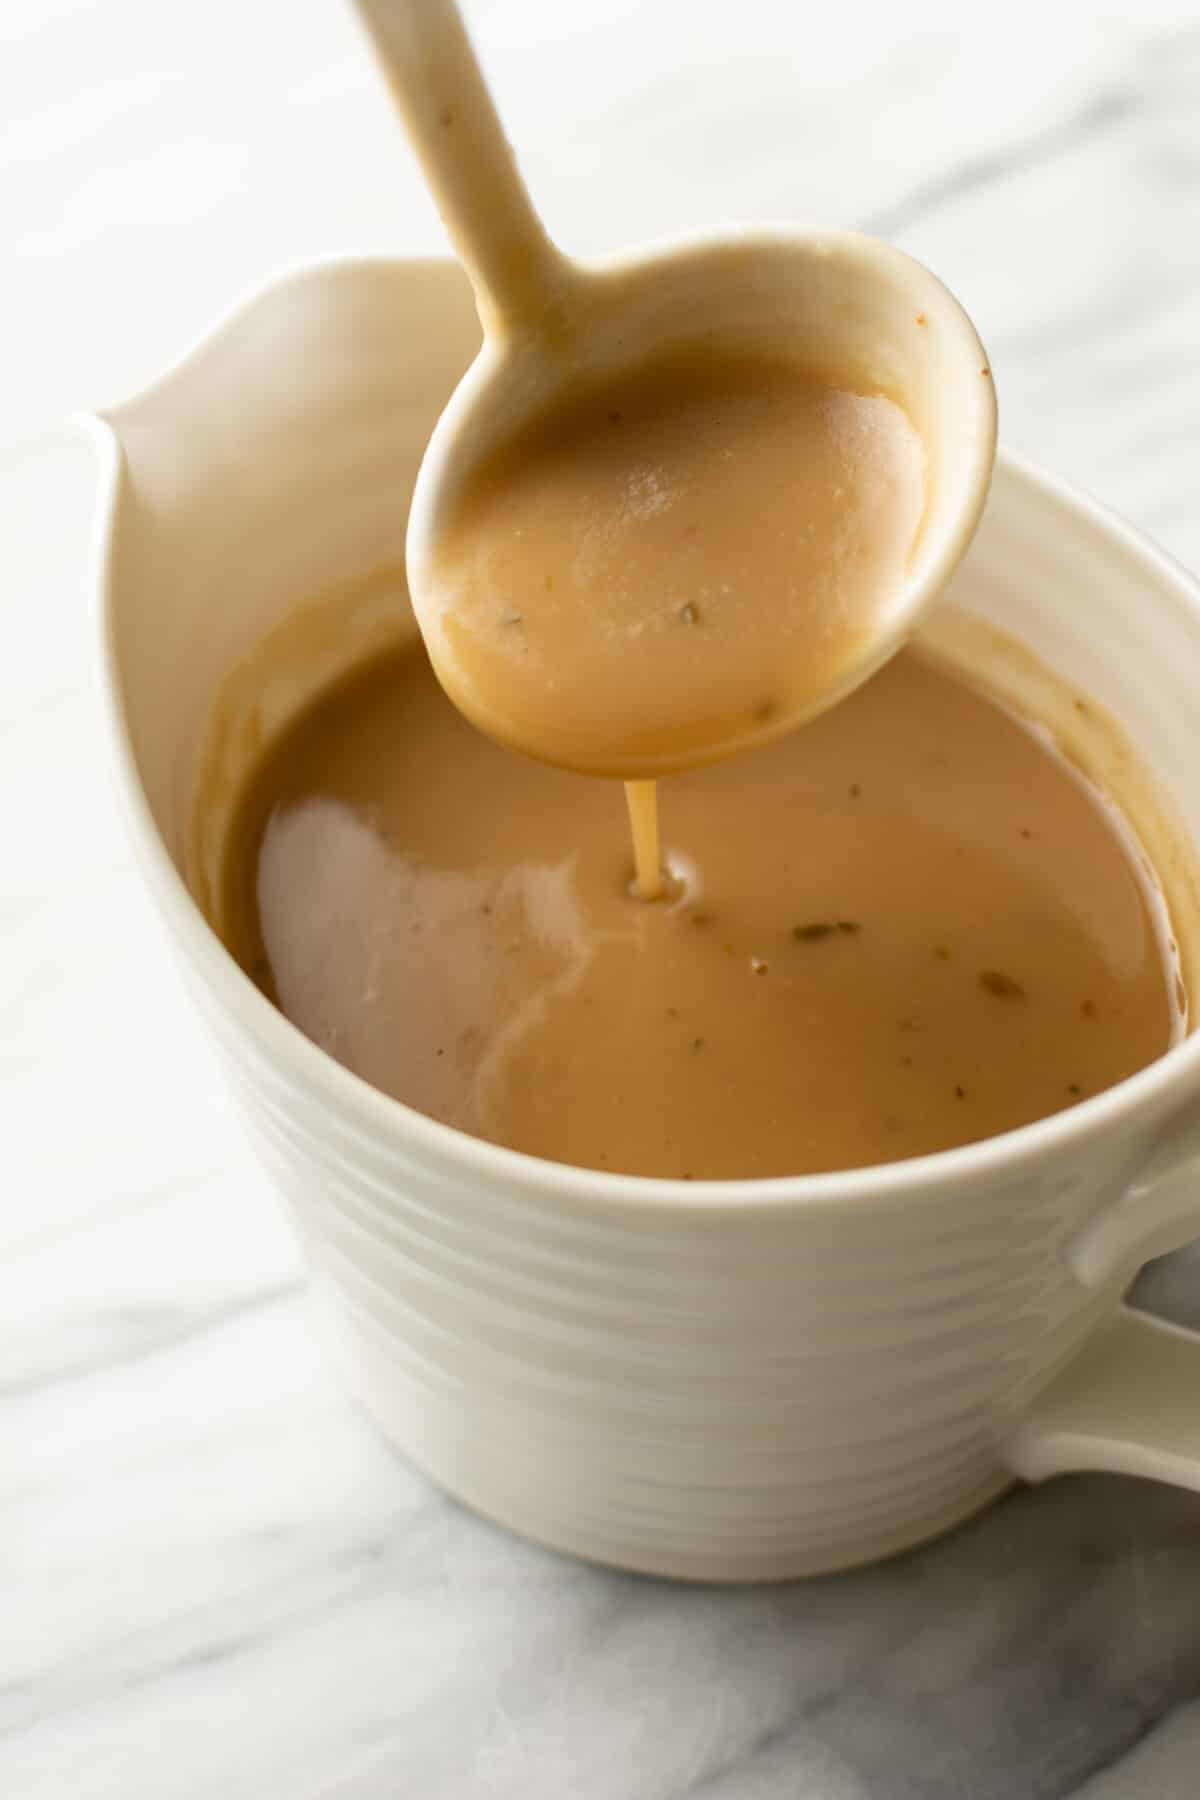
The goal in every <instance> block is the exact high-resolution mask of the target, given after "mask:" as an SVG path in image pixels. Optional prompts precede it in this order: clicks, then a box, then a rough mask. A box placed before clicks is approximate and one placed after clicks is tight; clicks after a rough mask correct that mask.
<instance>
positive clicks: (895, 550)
mask: <svg viewBox="0 0 1200 1800" xmlns="http://www.w3.org/2000/svg"><path fill="white" fill-rule="evenodd" d="M924 505H925V452H924V449H923V446H922V444H921V441H920V438H919V437H918V435H917V432H916V430H915V429H914V427H913V426H912V424H911V423H910V421H909V419H908V417H907V415H906V414H905V413H904V411H903V410H902V409H901V408H900V407H899V406H898V405H896V403H895V402H894V401H893V400H891V399H889V398H888V397H887V396H886V395H885V394H882V393H878V392H874V393H864V392H860V391H856V389H855V388H854V387H853V386H851V385H850V384H849V383H845V384H843V383H839V382H838V381H837V380H836V379H834V378H828V377H824V376H819V375H816V374H813V373H810V372H806V371H804V370H802V369H800V368H798V367H796V366H795V365H794V364H792V363H790V362H787V361H784V360H783V359H782V358H768V357H765V356H764V357H760V358H753V357H748V356H733V355H730V354H723V355H722V354H718V353H716V352H715V351H714V350H713V349H712V348H711V346H710V347H706V348H699V349H697V350H695V351H693V352H690V353H688V352H684V351H678V352H675V353H674V354H672V355H671V356H669V357H663V358H660V359H658V360H657V361H655V362H654V363H652V364H649V365H646V366H644V367H640V368H637V369H635V370H633V371H631V372H629V373H627V374H626V375H624V376H622V377H619V378H615V379H613V380H611V381H609V382H608V383H606V384H605V385H604V386H603V387H593V388H591V389H588V388H586V387H582V388H580V389H579V390H578V391H576V392H575V393H573V394H572V397H571V399H570V401H569V402H566V403H563V404H561V405H560V406H559V408H558V409H557V410H555V411H551V412H549V413H547V414H544V415H542V416H540V417H538V418H537V419H536V420H535V421H534V423H532V424H531V425H529V426H527V427H526V428H525V429H524V430H523V431H522V432H520V433H519V434H518V435H517V436H516V437H515V438H514V439H513V440H512V441H511V442H509V443H507V444H505V445H504V446H503V448H502V449H501V450H499V451H497V452H495V453H494V454H493V455H492V457H491V458H490V460H485V461H484V463H483V465H482V466H481V467H480V468H479V469H478V470H477V471H476V473H475V475H474V476H473V477H472V478H471V479H470V481H469V483H468V485H467V487H466V488H465V490H464V491H463V492H462V493H461V494H460V495H459V496H458V499H457V502H456V503H455V505H454V506H453V508H452V510H451V513H450V515H449V518H448V520H447V523H446V525H445V528H444V534H443V539H442V542H441V548H440V551H439V557H438V562H437V564H436V567H435V582H434V592H435V594H436V598H437V611H436V613H435V616H434V617H433V618H432V619H431V618H430V617H429V616H427V615H426V616H425V617H423V620H422V629H423V632H424V635H425V639H426V643H427V645H428V646H429V649H430V653H431V655H432V658H433V661H434V665H435V667H436V669H437V671H438V675H439V678H440V679H441V680H442V682H443V684H444V686H445V687H446V689H447V692H448V693H449V694H450V696H451V698H452V699H453V700H454V702H455V704H456V705H458V706H459V707H460V709H461V710H462V711H463V712H465V713H466V715H467V717H468V718H470V719H471V720H473V722H474V723H475V724H477V725H479V726H480V727H481V728H482V729H483V730H485V731H487V732H488V733H489V734H490V735H491V736H493V737H495V738H497V739H498V740H499V741H500V742H501V743H505V744H508V745H510V746H512V747H515V748H517V749H521V750H524V751H526V752H528V753H530V754H532V755H534V756H538V757H541V758H543V759H544V760H546V761H548V762H552V763H556V764H558V765H560V766H561V767H564V768H571V769H576V770H580V771H583V772H586V773H591V774H600V775H620V776H622V777H624V778H627V779H629V778H641V777H649V776H653V775H655V774H659V773H662V772H663V771H666V770H670V769H673V768H680V767H684V766H691V765H693V764H695V763H696V762H698V761H703V760H712V759H716V758H717V757H719V756H722V755H724V754H726V753H727V752H728V751H730V750H732V749H735V748H737V747H739V746H740V745H742V744H745V743H748V742H750V741H758V740H760V739H763V738H765V737H767V736H773V735H776V734H777V733H778V732H779V731H782V730H783V729H786V728H787V727H788V725H789V724H791V723H794V722H795V720H796V719H797V718H798V717H799V716H801V715H802V714H807V713H808V712H811V711H814V710H817V709H818V708H819V706H820V705H821V704H822V702H823V701H824V700H825V699H826V698H827V697H829V696H830V694H831V693H832V691H833V690H834V689H835V688H836V686H837V682H838V680H839V677H840V676H841V674H842V672H843V670H844V668H845V665H846V664H847V663H848V662H849V661H850V660H851V659H852V658H853V656H854V655H855V653H856V651H857V650H858V647H859V646H860V644H861V642H862V640H863V638H864V636H868V635H873V631H872V628H873V625H874V623H875V621H876V620H877V619H878V617H879V615H880V613H881V612H885V611H886V609H887V606H888V604H889V603H890V602H891V601H892V600H893V598H894V596H895V591H896V588H897V585H898V584H899V583H900V582H901V580H902V578H903V575H904V573H905V569H906V566H907V562H908V557H909V554H910V551H911V549H912V547H913V545H914V543H915V541H916V538H917V535H918V532H919V529H920V523H921V518H922V513H923V509H924Z"/></svg>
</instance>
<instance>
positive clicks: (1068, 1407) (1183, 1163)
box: [1001, 1116, 1200, 1491]
mask: <svg viewBox="0 0 1200 1800" xmlns="http://www.w3.org/2000/svg"><path fill="white" fill-rule="evenodd" d="M1198 1235H1200V1117H1197V1116H1189V1117H1188V1118H1187V1119H1185V1120H1183V1121H1181V1122H1179V1123H1177V1124H1175V1125H1173V1126H1171V1127H1170V1128H1169V1129H1168V1131H1167V1132H1166V1133H1165V1134H1164V1135H1163V1137H1162V1138H1161V1139H1160V1140H1159V1143H1158V1145H1157V1147H1156V1149H1155V1151H1154V1152H1153V1154H1152V1155H1151V1157H1150V1159H1149V1161H1148V1163H1147V1164H1146V1166H1145V1168H1144V1169H1143V1171H1142V1173H1141V1175H1140V1176H1139V1177H1138V1179H1137V1180H1136V1181H1135V1182H1134V1183H1133V1185H1132V1186H1131V1187H1130V1188H1129V1189H1128V1190H1127V1191H1126V1192H1125V1193H1124V1194H1123V1195H1122V1196H1121V1198H1120V1199H1119V1200H1117V1201H1116V1202H1115V1204H1114V1205H1112V1206H1110V1207H1106V1208H1105V1209H1104V1210H1103V1211H1102V1212H1101V1213H1100V1214H1099V1216H1098V1217H1097V1218H1095V1219H1093V1220H1091V1221H1089V1223H1088V1224H1087V1225H1085V1226H1084V1228H1083V1230H1082V1231H1081V1232H1079V1234H1078V1235H1077V1236H1076V1238H1075V1240H1074V1241H1073V1243H1072V1244H1071V1245H1070V1246H1069V1248H1068V1251H1067V1261H1068V1264H1069V1266H1070V1268H1071V1271H1072V1273H1073V1274H1074V1276H1075V1278H1076V1280H1077V1281H1079V1283H1080V1284H1081V1285H1082V1286H1083V1287H1086V1288H1090V1289H1096V1290H1098V1289H1102V1288H1104V1287H1105V1286H1107V1285H1109V1284H1110V1283H1121V1282H1128V1281H1129V1280H1132V1278H1133V1275H1134V1274H1135V1273H1136V1271H1137V1269H1138V1268H1139V1267H1140V1266H1141V1264H1142V1263H1144V1262H1147V1261H1148V1260H1149V1259H1150V1258H1151V1257H1154V1256H1165V1255H1166V1254H1167V1252H1168V1251H1170V1250H1178V1249H1180V1248H1181V1247H1182V1246H1183V1245H1184V1244H1186V1243H1188V1242H1190V1241H1191V1239H1192V1238H1194V1237H1197V1236H1198ZM1001 1457H1002V1460H1003V1461H1004V1462H1005V1463H1006V1464H1007V1466H1008V1467H1009V1468H1010V1469H1011V1470H1012V1472H1013V1474H1014V1475H1019V1476H1020V1477H1021V1478H1022V1480H1025V1481H1043V1480H1045V1478H1046V1477H1047V1476H1049V1475H1060V1474H1066V1473H1067V1472H1068V1471H1078V1470H1088V1469H1090V1470H1106V1471H1109V1472H1111V1473H1113V1474H1120V1475H1144V1476H1148V1477H1150V1478H1151V1479H1152V1480H1155V1481H1168V1482H1171V1483H1173V1484H1174V1485H1175V1486H1177V1487H1186V1488H1195V1489H1196V1490H1197V1491H1200V1332H1196V1331H1188V1330H1186V1329H1184V1328H1183V1327H1182V1326H1178V1325H1169V1324H1167V1323H1166V1322H1165V1321H1163V1320H1161V1319H1156V1318H1152V1317H1151V1316H1150V1315H1149V1314H1147V1313H1142V1312H1138V1311H1136V1310H1135V1309H1133V1308H1132V1307H1128V1306H1119V1307H1118V1308H1117V1309H1116V1311H1115V1312H1114V1313H1113V1314H1112V1316H1111V1317H1110V1318H1108V1319H1106V1320H1105V1322H1104V1323H1103V1324H1102V1325H1101V1326H1100V1327H1099V1328H1098V1329H1097V1330H1096V1331H1095V1332H1094V1333H1093V1335H1092V1336H1091V1337H1090V1338H1089V1339H1088V1340H1087V1342H1086V1343H1085V1344H1084V1346H1083V1348H1082V1349H1081V1350H1080V1351H1079V1352H1078V1354H1077V1355H1076V1356H1074V1357H1073V1358H1072V1360H1071V1361H1070V1362H1069V1363H1068V1364H1067V1365H1066V1367H1065V1368H1064V1369H1062V1370H1060V1371H1059V1372H1058V1373H1057V1374H1056V1375H1054V1376H1053V1377H1052V1378H1051V1380H1050V1381H1049V1382H1048V1383H1047V1385H1046V1386H1045V1387H1043V1388H1042V1389H1041V1390H1040V1391H1039V1392H1038V1393H1036V1394H1034V1396H1033V1398H1032V1399H1031V1400H1030V1401H1029V1402H1028V1403H1027V1404H1026V1405H1025V1406H1024V1407H1023V1408H1022V1409H1021V1411H1020V1412H1019V1413H1018V1414H1017V1415H1016V1417H1015V1418H1014V1419H1013V1421H1012V1423H1011V1425H1010V1426H1009V1428H1008V1429H1007V1431H1006V1432H1005V1433H1004V1434H1003V1437H1002V1442H1001Z"/></svg>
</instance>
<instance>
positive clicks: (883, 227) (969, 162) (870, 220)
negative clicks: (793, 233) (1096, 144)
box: [862, 85, 1142, 238]
mask: <svg viewBox="0 0 1200 1800" xmlns="http://www.w3.org/2000/svg"><path fill="white" fill-rule="evenodd" d="M1141 104H1142V101H1141V97H1140V96H1139V95H1138V94H1137V93H1136V91H1135V90H1133V89H1131V88H1129V87H1127V86H1124V85H1122V86H1114V87H1112V88H1110V89H1108V90H1107V91H1106V92H1103V93H1100V94H1097V95H1095V96H1094V97H1092V98H1091V99H1089V100H1088V101H1087V102H1086V103H1085V104H1084V105H1083V106H1081V107H1080V108H1079V109H1078V111H1077V112H1075V113H1074V114H1073V115H1071V116H1070V117H1068V118H1066V119H1064V120H1062V121H1061V123H1059V124H1056V125H1052V126H1050V127H1049V128H1048V129H1047V130H1045V131H1043V132H1041V133H1039V134H1038V135H1037V136H1036V137H1034V138H1032V139H1030V140H1029V142H1027V143H1024V144H1019V145H1014V146H1013V147H1012V148H1011V149H1004V150H996V151H991V152H989V153H987V154H985V155H980V156H974V157H967V158H964V159H962V160H961V161H960V162H959V163H958V164H957V166H956V167H954V168H952V169H948V170H946V171H945V172H944V173H938V174H936V175H931V176H930V177H929V179H928V180H927V181H926V182H924V183H923V185H922V186H920V187H919V188H917V189H916V190H915V191H914V192H913V193H911V194H909V195H907V196H906V197H905V198H903V199H901V200H898V201H895V202H893V203H892V205H890V206H888V207H885V208H883V209H881V210H880V211H879V212H877V213H871V214H869V215H868V216H867V219H866V220H865V222H864V224H863V227H862V228H863V230H864V231H870V232H874V233H875V234H876V235H877V236H879V237H887V238H898V237H902V236H903V235H904V233H905V232H906V231H909V230H910V229H911V228H912V226H913V225H915V224H917V223H918V222H921V221H923V220H925V219H927V218H928V216H929V215H930V213H933V212H936V211H938V210H939V209H940V208H941V207H944V206H952V205H955V204H957V202H958V201H960V200H964V199H967V198H968V197H970V196H972V195H974V194H977V193H979V191H980V190H981V189H983V188H987V187H991V186H993V185H994V184H995V183H997V182H1000V181H1004V180H1006V179H1007V178H1008V177H1010V176H1012V175H1018V174H1022V173H1024V172H1025V171H1026V170H1028V169H1029V168H1031V167H1033V166H1035V165H1037V164H1040V163H1044V162H1046V161H1048V160H1049V159H1051V158H1053V157H1056V156H1062V155H1064V154H1065V153H1066V152H1068V151H1071V150H1074V149H1077V148H1079V147H1080V146H1081V145H1086V144H1087V143H1089V142H1090V141H1091V139H1093V138H1095V137H1097V136H1098V135H1100V134H1101V133H1105V132H1109V131H1111V130H1112V129H1113V128H1114V126H1119V125H1123V124H1125V123H1127V122H1128V120H1129V119H1131V118H1133V117H1134V116H1135V115H1136V113H1137V112H1138V110H1139V107H1140V105H1141Z"/></svg>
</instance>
